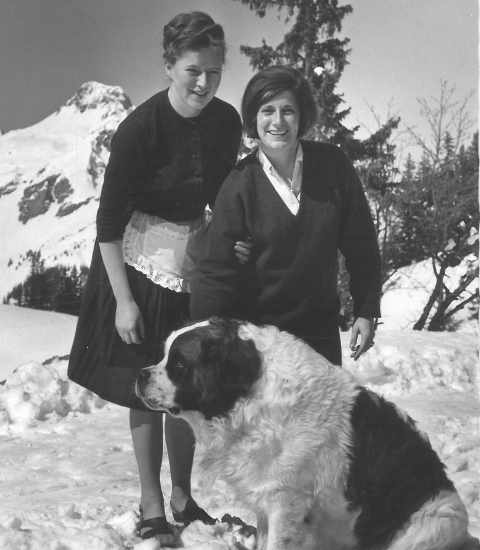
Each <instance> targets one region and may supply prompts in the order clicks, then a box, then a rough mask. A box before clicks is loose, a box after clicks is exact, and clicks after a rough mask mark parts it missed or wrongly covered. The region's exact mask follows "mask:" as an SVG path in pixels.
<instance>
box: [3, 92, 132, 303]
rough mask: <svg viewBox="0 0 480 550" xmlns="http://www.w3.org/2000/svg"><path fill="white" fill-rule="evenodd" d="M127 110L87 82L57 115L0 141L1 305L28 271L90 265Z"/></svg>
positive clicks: (115, 96) (122, 100) (125, 101)
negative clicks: (41, 265) (109, 166)
mask: <svg viewBox="0 0 480 550" xmlns="http://www.w3.org/2000/svg"><path fill="white" fill-rule="evenodd" d="M131 109H132V103H131V101H130V99H129V98H128V97H127V95H126V94H125V92H124V91H123V90H122V89H121V88H120V87H117V86H106V85H104V84H100V83H98V82H86V83H84V84H83V85H82V86H81V87H80V88H79V90H78V91H77V92H76V93H75V95H73V96H72V97H71V98H70V99H68V101H66V103H65V104H64V105H63V106H61V107H60V108H59V109H58V110H57V111H56V112H55V113H53V114H51V115H50V116H48V117H47V118H45V119H44V120H42V121H40V122H38V123H37V124H35V125H33V126H30V127H28V128H24V129H20V130H13V131H10V132H7V133H6V134H3V135H1V136H0V234H1V242H2V246H1V247H0V274H1V276H0V298H1V297H3V296H5V294H6V293H7V292H8V291H9V290H10V289H11V288H12V287H13V286H14V285H15V284H18V283H19V282H21V281H23V280H24V279H25V277H26V276H27V275H28V273H29V270H30V256H31V252H35V251H37V250H38V251H40V253H41V256H42V258H44V259H45V264H46V266H49V265H54V264H58V263H63V264H66V265H80V264H87V265H88V264H89V261H90V256H91V251H92V245H93V241H94V237H95V213H96V210H97V206H98V204H97V203H98V198H99V193H100V190H101V184H102V181H103V174H104V170H105V164H106V161H107V159H108V152H109V142H110V139H111V137H112V135H113V133H114V131H115V129H116V128H117V126H118V124H119V123H120V121H121V120H122V119H123V118H124V117H125V116H126V115H127V114H128V112H130V110H131Z"/></svg>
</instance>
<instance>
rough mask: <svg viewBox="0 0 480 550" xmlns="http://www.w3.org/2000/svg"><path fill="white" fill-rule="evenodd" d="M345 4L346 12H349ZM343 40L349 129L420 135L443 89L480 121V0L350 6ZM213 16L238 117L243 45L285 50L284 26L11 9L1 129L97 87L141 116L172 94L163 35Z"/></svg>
mask: <svg viewBox="0 0 480 550" xmlns="http://www.w3.org/2000/svg"><path fill="white" fill-rule="evenodd" d="M345 3H346V2H343V1H340V4H341V5H343V4H345ZM349 3H350V4H351V5H352V7H353V13H352V14H350V15H347V16H346V17H345V19H344V28H343V32H344V34H345V36H348V37H349V38H350V39H351V43H350V46H351V49H352V51H351V54H350V57H349V61H350V65H349V66H348V67H347V68H346V69H345V71H344V73H343V76H342V79H341V80H340V86H339V91H341V92H343V93H344V99H345V102H346V104H347V105H348V106H351V107H352V117H351V119H350V121H349V123H350V125H353V124H357V123H358V124H361V125H362V127H366V128H368V129H370V130H374V129H376V125H375V121H374V118H373V117H372V115H371V113H370V108H373V109H374V110H375V111H376V112H377V113H378V114H379V116H380V117H381V118H382V119H384V118H385V117H386V115H387V113H391V114H398V115H399V116H401V117H402V121H403V123H404V124H409V125H417V126H418V127H419V128H420V129H423V128H424V127H423V126H422V123H421V121H420V119H419V108H418V103H417V98H418V97H431V96H437V95H438V91H439V87H440V80H441V79H446V80H448V81H449V83H451V84H454V85H455V86H456V88H457V90H458V96H459V97H464V96H465V95H466V94H468V93H469V92H471V91H473V92H474V98H473V100H472V102H471V112H472V116H473V117H475V118H476V117H477V93H478V91H477V90H478V4H477V0H350V2H349ZM192 9H199V10H203V11H207V12H208V13H210V15H212V17H213V18H214V19H216V20H217V21H218V22H219V23H221V24H222V25H223V26H224V29H225V32H226V36H227V42H228V53H227V64H226V69H225V73H224V77H223V82H222V85H221V87H220V90H219V96H220V97H222V98H224V99H226V100H227V101H230V102H231V103H233V104H234V105H235V106H236V107H237V108H238V106H239V103H240V98H241V93H242V91H243V89H244V87H245V84H246V82H247V81H248V79H249V77H250V76H251V74H252V72H251V69H250V67H249V65H248V59H247V58H246V57H245V56H243V55H241V54H240V52H239V46H240V44H248V45H252V46H255V45H260V43H261V40H262V38H263V37H265V38H266V39H267V42H268V43H269V44H271V45H272V46H276V45H277V44H278V42H279V41H280V38H281V37H282V35H283V34H284V33H285V30H286V28H287V27H286V26H285V23H284V22H283V19H278V17H277V12H276V11H275V10H274V11H269V12H268V15H267V17H265V18H263V19H260V18H258V17H257V16H255V15H254V14H253V12H250V10H249V9H248V7H247V6H245V5H243V4H241V3H240V2H239V1H234V0H197V1H193V0H136V1H135V2H132V1H131V0H81V1H78V0H34V1H32V0H2V2H1V5H0V128H1V129H2V130H3V131H4V132H5V131H8V130H11V129H16V128H21V127H25V126H29V125H31V124H34V123H35V122H38V121H39V120H41V119H42V118H44V117H45V116H47V115H49V114H51V113H52V112H53V111H55V110H56V109H57V108H58V107H59V106H60V105H62V104H63V103H64V102H65V101H66V100H67V99H68V98H69V97H70V96H72V95H73V94H74V93H75V91H76V90H77V89H78V88H79V86H80V85H81V84H82V83H83V82H85V81H87V80H97V81H100V82H102V83H104V84H110V85H120V86H122V87H123V88H124V89H125V91H126V93H127V94H128V95H129V96H130V97H131V99H132V101H133V102H134V104H136V105H138V104H139V103H141V102H142V101H144V100H145V99H147V98H148V97H149V96H151V95H153V94H154V93H155V92H156V91H158V90H159V89H161V88H164V87H166V86H167V81H166V79H165V76H164V71H163V61H162V50H161V33H162V28H163V25H164V24H165V23H166V22H168V20H169V19H171V17H173V16H174V15H175V14H176V13H178V12H180V11H189V10H192Z"/></svg>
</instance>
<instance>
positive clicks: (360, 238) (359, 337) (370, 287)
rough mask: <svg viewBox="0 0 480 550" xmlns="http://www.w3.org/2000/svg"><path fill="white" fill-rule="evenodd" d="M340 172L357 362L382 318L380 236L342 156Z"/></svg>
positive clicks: (342, 238) (343, 244) (344, 251)
mask: <svg viewBox="0 0 480 550" xmlns="http://www.w3.org/2000/svg"><path fill="white" fill-rule="evenodd" d="M340 160H341V162H342V168H341V169H340V170H339V174H340V177H341V179H342V181H341V182H339V184H340V185H341V186H342V187H343V208H342V221H341V232H340V243H339V248H340V250H341V252H342V254H343V255H344V256H345V263H346V267H347V271H348V273H349V275H350V292H351V295H352V299H353V305H354V316H355V321H354V324H353V326H352V331H351V337H350V349H351V350H352V357H353V358H354V359H358V358H359V357H360V356H361V355H362V354H363V353H365V351H367V350H368V349H369V348H370V347H371V346H372V345H373V338H374V335H375V323H376V318H377V317H379V316H380V295H381V264H380V252H379V248H378V242H377V235H376V231H375V227H374V224H373V221H372V216H371V213H370V208H369V205H368V202H367V198H366V196H365V193H364V191H363V187H362V184H361V182H360V179H359V178H358V176H357V174H356V172H355V169H354V167H353V166H352V163H351V162H350V161H349V160H348V159H347V158H346V157H345V156H343V155H342V158H341V159H340Z"/></svg>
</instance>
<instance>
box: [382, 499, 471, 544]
mask: <svg viewBox="0 0 480 550" xmlns="http://www.w3.org/2000/svg"><path fill="white" fill-rule="evenodd" d="M468 540H469V535H468V514H467V510H466V508H465V505H464V504H463V502H462V501H461V499H460V497H459V496H458V494H457V493H456V492H455V491H441V492H440V493H439V494H438V495H437V496H436V497H434V498H432V499H431V500H429V501H427V502H426V503H425V504H424V505H423V506H422V507H421V508H420V510H418V511H417V512H415V514H413V515H412V517H411V518H410V521H409V522H408V524H407V526H406V527H405V528H404V529H403V530H402V531H401V532H399V533H398V534H397V536H395V538H394V539H393V541H392V542H391V543H390V545H389V546H388V550H463V549H464V548H465V546H464V545H465V544H466V543H467V541H468ZM467 548H469V547H468V546H467Z"/></svg>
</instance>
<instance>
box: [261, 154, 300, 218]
mask: <svg viewBox="0 0 480 550" xmlns="http://www.w3.org/2000/svg"><path fill="white" fill-rule="evenodd" d="M258 160H259V162H260V165H261V167H262V169H263V171H264V172H265V175H266V176H267V178H268V180H269V181H270V183H271V184H272V185H273V188H274V189H275V191H276V192H277V193H278V195H279V196H280V198H281V199H282V201H283V202H284V203H285V205H286V206H287V208H288V209H289V210H290V212H291V213H292V214H293V215H294V216H296V215H297V213H298V209H299V208H300V195H301V191H302V172H303V149H302V144H301V143H299V144H298V147H297V155H296V157H295V167H294V169H293V174H292V178H291V179H289V180H285V179H284V178H283V177H282V176H281V175H280V174H279V173H278V172H277V170H275V168H274V166H273V164H272V163H271V162H270V160H269V159H268V157H267V155H266V154H265V153H264V152H263V151H262V149H261V147H259V148H258Z"/></svg>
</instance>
